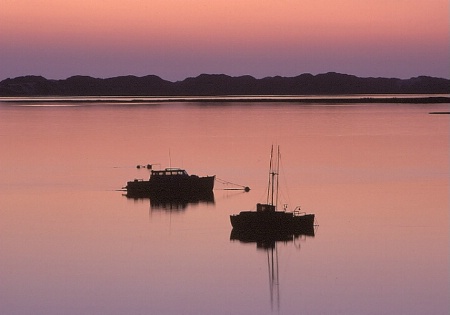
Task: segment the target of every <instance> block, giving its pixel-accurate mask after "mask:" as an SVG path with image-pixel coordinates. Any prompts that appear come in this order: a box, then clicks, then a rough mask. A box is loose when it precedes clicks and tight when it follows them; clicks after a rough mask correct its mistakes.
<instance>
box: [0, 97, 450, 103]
mask: <svg viewBox="0 0 450 315" xmlns="http://www.w3.org/2000/svg"><path fill="white" fill-rule="evenodd" d="M0 102H3V103H33V104H39V103H63V104H77V103H98V104H105V103H112V104H146V103H147V104H154V103H176V102H180V103H236V102H239V103H269V102H270V103H300V104H318V103H325V104H357V103H359V104H380V103H393V104H445V103H449V104H450V96H449V97H445V96H427V97H420V96H419V97H388V96H385V97H366V96H362V97H358V96H355V97H342V98H341V97H339V96H338V97H301V96H297V97H295V96H293V97H286V96H271V97H247V96H242V97H240V96H217V97H204V96H202V97H148V98H143V97H138V98H132V97H114V96H108V97H92V96H89V97H80V96H76V97H74V98H68V97H54V98H52V97H25V98H24V97H7V98H2V97H0Z"/></svg>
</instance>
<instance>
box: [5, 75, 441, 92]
mask: <svg viewBox="0 0 450 315" xmlns="http://www.w3.org/2000/svg"><path fill="white" fill-rule="evenodd" d="M420 93H423V94H448V93H450V80H448V79H443V78H435V77H428V76H419V77H415V78H411V79H397V78H360V77H357V76H354V75H348V74H340V73H335V72H329V73H324V74H318V75H312V74H308V73H307V74H301V75H299V76H296V77H280V76H275V77H266V78H263V79H255V78H254V77H252V76H249V75H246V76H239V77H231V76H228V75H225V74H201V75H199V76H197V77H195V78H187V79H185V80H182V81H177V82H170V81H166V80H163V79H161V78H160V77H158V76H155V75H148V76H144V77H136V76H131V75H130V76H119V77H113V78H106V79H98V78H92V77H89V76H73V77H70V78H67V79H64V80H48V79H46V78H44V77H41V76H23V77H17V78H13V79H6V80H3V81H1V82H0V96H225V95H345V94H420Z"/></svg>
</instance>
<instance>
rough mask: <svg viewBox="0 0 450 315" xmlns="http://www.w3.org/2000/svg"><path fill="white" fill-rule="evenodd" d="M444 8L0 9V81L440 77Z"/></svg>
mask: <svg viewBox="0 0 450 315" xmlns="http://www.w3.org/2000/svg"><path fill="white" fill-rule="evenodd" d="M448 14H449V2H448V0H429V1H423V0H396V1H387V0H377V1H373V0H370V1H369V0H302V1H300V0H245V1H234V0H214V1H210V0H189V1H188V0H151V1H150V0H128V1H118V0H108V1H106V0H78V1H62V0H40V1H29V0H1V2H0V80H2V79H5V78H7V77H16V76H20V75H27V74H35V75H43V76H45V77H47V78H52V79H62V78H67V77H69V76H72V75H76V74H81V75H90V76H95V77H110V76H117V75H128V74H133V75H138V76H142V75H147V74H156V75H158V76H160V77H162V78H164V79H167V80H171V81H174V80H180V79H184V78H186V77H189V76H197V75H199V74H201V73H225V74H229V75H233V76H235V75H244V74H250V75H253V76H255V77H258V78H260V77H265V76H274V75H282V76H295V75H298V74H301V73H305V72H309V73H313V74H317V73H323V72H328V71H336V72H342V73H348V74H355V75H358V76H364V77H368V76H383V77H399V78H409V77H414V76H418V75H430V76H438V77H447V78H448V77H450V60H449V59H450V58H449V57H448V56H449V55H450V48H449V47H450V42H449V15H448Z"/></svg>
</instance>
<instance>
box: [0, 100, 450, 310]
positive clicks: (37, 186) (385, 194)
mask: <svg viewBox="0 0 450 315" xmlns="http://www.w3.org/2000/svg"><path fill="white" fill-rule="evenodd" d="M23 105H30V104H27V103H26V102H24V103H21V104H13V103H1V102H0V174H1V176H0V249H1V258H0V313H1V314H271V313H280V314H448V312H449V310H450V305H449V302H448V298H449V267H448V266H449V145H450V142H449V137H450V136H449V126H450V124H449V116H448V115H429V114H428V112H431V111H448V110H449V105H448V104H444V105H393V104H379V105H363V104H361V105H352V106H328V105H325V104H322V105H317V106H311V105H309V106H304V105H303V106H299V105H295V104H289V103H284V104H283V103H277V104H275V103H274V104H270V103H264V104H258V103H251V104H247V103H245V104H240V103H238V102H236V103H227V104H217V103H211V104H208V103H201V104H197V103H165V104H158V103H157V102H154V103H152V104H141V105H120V104H114V105H112V104H97V105H92V104H89V103H86V104H75V105H77V106H57V105H58V103H51V104H45V103H43V104H39V105H40V106H23ZM35 105H36V104H35ZM43 105H52V106H43ZM61 105H63V104H61ZM272 144H279V145H280V146H281V154H282V169H281V171H282V177H281V178H280V182H281V186H283V185H284V186H285V187H287V188H286V189H285V190H283V194H282V198H283V202H285V203H289V204H290V206H292V207H293V206H296V205H298V204H300V205H301V206H302V209H303V210H305V211H308V212H313V213H315V214H316V218H317V221H318V224H319V226H318V228H317V230H316V233H315V237H302V238H300V239H297V240H295V242H289V243H277V245H276V249H275V250H274V251H271V250H264V249H258V248H257V246H256V244H255V243H242V242H239V241H230V233H231V225H230V222H229V215H230V214H233V213H237V212H239V211H240V210H245V209H247V210H248V209H254V208H255V204H256V203H257V202H261V201H264V200H265V189H266V181H267V177H268V176H267V172H268V163H269V153H270V146H271V145H272ZM147 163H154V164H158V163H159V164H161V167H168V166H172V167H175V166H177V167H184V168H186V169H187V170H188V171H189V172H190V173H194V174H198V175H213V174H215V175H216V176H217V177H219V178H221V179H224V180H227V181H230V182H234V183H238V184H241V185H246V186H250V187H251V188H252V190H251V191H250V192H249V193H244V192H241V191H229V190H223V189H224V188H226V186H224V185H221V184H218V183H217V184H216V189H215V192H214V201H209V202H200V203H190V204H187V205H184V206H179V205H152V204H151V203H150V200H149V199H140V200H133V199H127V198H126V197H125V196H123V192H121V191H117V190H118V189H120V188H121V187H122V186H124V185H125V184H126V181H127V180H130V179H133V178H146V177H148V171H147V170H143V169H141V170H138V169H136V167H135V166H136V165H137V164H147ZM272 255H273V256H272ZM272 257H274V261H275V262H276V261H278V264H277V265H276V264H275V265H274V267H278V268H274V270H275V273H274V274H272V275H271V274H270V272H271V271H272V269H271V262H272ZM277 258H278V260H277Z"/></svg>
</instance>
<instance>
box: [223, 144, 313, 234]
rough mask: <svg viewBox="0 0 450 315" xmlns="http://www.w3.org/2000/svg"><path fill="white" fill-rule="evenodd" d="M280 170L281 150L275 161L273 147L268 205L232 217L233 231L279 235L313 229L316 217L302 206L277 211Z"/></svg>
mask: <svg viewBox="0 0 450 315" xmlns="http://www.w3.org/2000/svg"><path fill="white" fill-rule="evenodd" d="M279 168H280V148H279V147H278V150H277V158H276V160H275V161H274V159H273V146H272V149H271V154H270V167H269V184H268V188H267V200H266V203H257V204H256V211H241V212H240V213H239V214H234V215H231V216H230V221H231V225H232V226H233V230H238V231H247V232H249V233H256V234H267V233H270V234H274V235H278V234H285V233H295V232H296V231H302V230H305V229H306V230H310V229H311V228H313V226H314V219H315V215H314V214H311V213H310V214H308V213H306V212H302V211H301V209H300V206H297V207H296V208H295V209H294V210H293V211H288V210H287V205H284V207H283V210H277V203H278V177H279Z"/></svg>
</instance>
